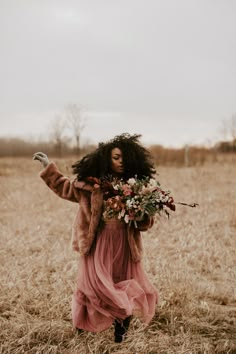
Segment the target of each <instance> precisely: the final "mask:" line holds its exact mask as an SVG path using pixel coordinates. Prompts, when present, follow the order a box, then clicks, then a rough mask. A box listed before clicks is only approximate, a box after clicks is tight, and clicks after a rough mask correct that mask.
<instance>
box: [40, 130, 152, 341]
mask: <svg viewBox="0 0 236 354" xmlns="http://www.w3.org/2000/svg"><path fill="white" fill-rule="evenodd" d="M139 138H140V135H133V136H131V135H129V134H122V135H119V136H116V137H115V138H114V139H112V140H110V141H108V142H107V143H100V144H99V146H98V148H97V149H96V150H95V151H94V152H92V153H90V154H88V155H86V156H85V157H83V158H82V159H81V160H80V161H78V162H76V163H75V164H74V165H72V168H73V172H74V174H76V175H77V177H76V178H75V179H74V180H73V181H70V180H69V178H67V177H64V176H63V175H62V174H61V173H60V171H59V170H58V169H57V167H56V165H55V164H54V163H53V162H51V163H49V160H48V158H47V156H46V155H45V154H43V153H40V152H39V153H35V154H34V157H33V159H35V160H39V161H40V162H41V163H42V164H43V166H44V167H45V168H44V170H43V171H42V172H41V174H40V176H41V177H42V178H43V180H44V181H45V182H46V184H47V185H48V186H49V187H50V188H51V189H52V190H53V191H54V192H55V193H56V194H57V195H58V196H60V197H62V198H64V199H67V200H70V201H73V202H77V203H79V210H78V213H77V215H76V218H75V221H74V224H73V228H72V244H73V248H74V250H76V251H78V252H79V253H80V255H81V257H80V259H79V268H78V269H79V270H78V280H77V287H76V289H75V292H74V295H73V300H72V319H73V325H74V327H75V328H77V329H80V330H87V331H92V332H100V331H103V330H105V329H107V328H109V327H110V326H111V325H112V323H114V324H115V341H116V342H121V341H123V339H124V338H125V335H126V332H127V330H128V327H129V322H130V319H131V316H132V315H137V316H139V317H140V318H141V319H142V320H143V321H144V322H145V323H148V322H149V321H150V320H151V319H152V317H153V315H154V313H155V305H156V303H157V292H156V290H155V288H154V287H153V286H152V284H151V283H150V281H149V280H148V278H147V275H146V273H145V272H144V270H143V267H142V263H141V256H142V241H141V235H140V231H145V230H147V229H148V228H150V227H151V226H152V224H153V219H152V218H149V217H146V218H145V219H144V220H140V221H138V222H137V225H138V227H137V228H136V227H134V226H133V225H131V226H129V225H128V224H125V223H124V222H122V221H121V220H118V219H117V218H112V219H107V220H106V219H105V220H104V218H103V206H104V198H105V193H104V190H103V188H101V185H99V184H98V183H97V181H100V180H101V179H104V178H106V177H108V176H109V178H111V177H112V178H117V179H121V178H122V179H123V180H128V179H129V178H131V177H134V176H137V177H138V178H143V177H145V176H148V177H152V176H153V175H154V173H155V169H154V166H153V164H152V162H151V158H150V154H149V152H148V151H147V150H146V149H145V148H144V147H143V146H142V145H141V144H140V142H139Z"/></svg>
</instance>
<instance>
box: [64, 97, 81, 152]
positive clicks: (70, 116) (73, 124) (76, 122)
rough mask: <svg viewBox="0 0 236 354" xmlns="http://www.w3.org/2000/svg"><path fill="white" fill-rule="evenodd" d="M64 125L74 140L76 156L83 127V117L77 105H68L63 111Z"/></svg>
mask: <svg viewBox="0 0 236 354" xmlns="http://www.w3.org/2000/svg"><path fill="white" fill-rule="evenodd" d="M65 111H66V112H65V118H66V124H67V126H68V128H69V129H71V131H72V134H73V137H74V139H75V148H76V154H77V155H79V153H80V143H81V134H82V131H83V129H84V127H85V115H84V112H83V110H82V108H80V107H79V106H78V105H76V104H69V105H67V106H66V109H65Z"/></svg>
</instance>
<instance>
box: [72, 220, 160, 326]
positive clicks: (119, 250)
mask: <svg viewBox="0 0 236 354" xmlns="http://www.w3.org/2000/svg"><path fill="white" fill-rule="evenodd" d="M156 303H157V291H156V289H155V288H154V287H153V285H152V284H151V283H150V281H149V280H148V278H147V275H146V273H145V272H144V270H143V266H142V263H141V262H133V261H132V259H131V253H130V247H129V244H128V239H127V226H126V225H125V224H124V223H122V222H120V221H117V220H112V221H110V222H108V223H107V224H105V227H104V228H103V229H102V231H101V232H100V234H99V235H98V237H97V240H96V244H95V246H94V247H93V249H92V251H91V252H90V254H89V255H87V256H83V257H81V258H80V260H79V271H78V279H77V287H76V290H75V292H74V294H73V299H72V320H73V326H74V327H76V328H80V329H84V330H87V331H91V332H100V331H103V330H105V329H107V328H109V327H110V326H111V325H112V323H113V321H114V319H124V318H126V317H128V316H131V315H135V316H138V317H139V318H141V320H143V321H144V322H145V323H148V322H149V321H150V320H151V319H152V317H153V316H154V313H155V305H156Z"/></svg>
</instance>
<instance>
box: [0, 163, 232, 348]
mask: <svg viewBox="0 0 236 354" xmlns="http://www.w3.org/2000/svg"><path fill="white" fill-rule="evenodd" d="M56 162H57V163H58V165H59V167H60V169H61V170H62V171H63V172H64V173H65V174H67V175H70V166H71V164H72V162H73V161H72V160H71V159H70V160H57V161H56ZM39 170H40V166H39V164H38V162H36V161H34V162H32V161H31V160H27V159H23V158H22V159H0V192H1V199H0V230H1V238H0V242H1V244H0V252H1V254H0V264H1V268H0V279H1V288H0V289H1V290H0V326H1V330H0V343H1V344H0V348H1V349H0V353H9V354H18V353H35V354H36V353H37V354H41V353H42V354H45V353H63V354H64V353H68V354H74V353H79V354H85V353H86V354H88V353H94V354H95V353H96V354H98V353H99V354H100V353H119V354H121V353H122V354H123V353H130V354H131V353H133V354H134V353H142V354H144V353H145V354H147V353H149V354H154V353H180V354H183V353H189V354H190V353H192V354H194V353H212V354H213V353H236V296H235V295H236V290H235V289H236V287H235V285H236V239H235V234H236V189H235V178H236V166H235V165H232V164H229V163H227V162H225V163H224V164H217V163H216V164H206V165H204V166H202V167H200V166H195V167H189V168H175V167H159V168H158V173H159V176H158V178H159V180H160V182H161V184H162V186H163V187H164V188H170V189H171V190H172V193H173V195H174V196H175V200H176V201H186V202H197V203H199V207H198V208H196V209H191V208H187V207H182V206H178V207H177V210H176V212H175V213H172V215H171V217H170V219H169V220H167V219H166V218H165V217H162V218H157V219H156V222H155V225H154V227H153V228H152V230H150V232H147V233H144V234H143V241H144V247H145V257H144V260H143V262H144V266H145V269H146V271H147V273H148V276H149V278H150V279H151V281H152V282H153V283H154V285H155V286H156V287H157V289H158V290H159V294H160V301H159V306H157V308H156V314H155V317H154V318H153V320H152V321H151V323H150V324H149V325H148V326H147V327H145V326H144V325H143V324H142V323H141V322H140V321H139V320H138V319H133V320H132V322H131V326H130V330H129V335H128V338H127V340H126V341H125V342H123V343H121V344H116V343H114V342H113V329H112V328H110V329H108V330H106V331H104V332H102V333H99V334H93V333H86V332H85V333H83V334H76V333H74V332H73V331H72V326H71V314H70V302H71V295H72V292H73V289H74V283H75V279H76V272H77V255H76V254H75V253H72V251H71V248H70V232H71V223H72V220H73V217H74V214H75V212H76V209H77V205H76V204H74V203H70V202H66V201H64V200H61V199H59V198H58V197H57V196H56V195H54V194H53V193H52V192H51V191H50V190H48V189H47V187H46V186H45V185H44V183H43V182H42V181H41V180H40V179H39V177H38V172H39Z"/></svg>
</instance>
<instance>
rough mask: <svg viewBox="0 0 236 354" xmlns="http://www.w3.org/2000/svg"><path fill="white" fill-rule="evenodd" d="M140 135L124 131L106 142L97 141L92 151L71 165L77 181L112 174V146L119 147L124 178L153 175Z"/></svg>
mask: <svg viewBox="0 0 236 354" xmlns="http://www.w3.org/2000/svg"><path fill="white" fill-rule="evenodd" d="M140 137H141V135H140V134H134V135H130V134H128V133H124V134H121V135H117V136H115V138H114V139H112V140H109V141H108V142H107V143H99V145H98V148H97V149H96V150H95V151H94V152H92V153H90V154H88V155H86V156H84V157H83V158H82V159H81V160H79V161H77V162H76V163H74V164H73V165H72V168H73V173H74V174H77V179H78V180H79V181H83V180H85V179H86V178H87V177H97V178H103V177H106V176H109V175H112V170H111V151H112V149H114V148H119V149H120V150H121V151H122V155H123V166H124V173H123V175H122V177H123V178H124V179H125V180H127V179H129V178H131V177H134V176H137V177H138V178H142V177H145V176H148V177H153V175H154V174H155V172H156V171H155V168H154V164H153V162H152V158H151V155H150V153H149V151H148V150H147V149H145V148H144V147H143V146H142V145H141V144H140V142H139V138H140Z"/></svg>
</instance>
